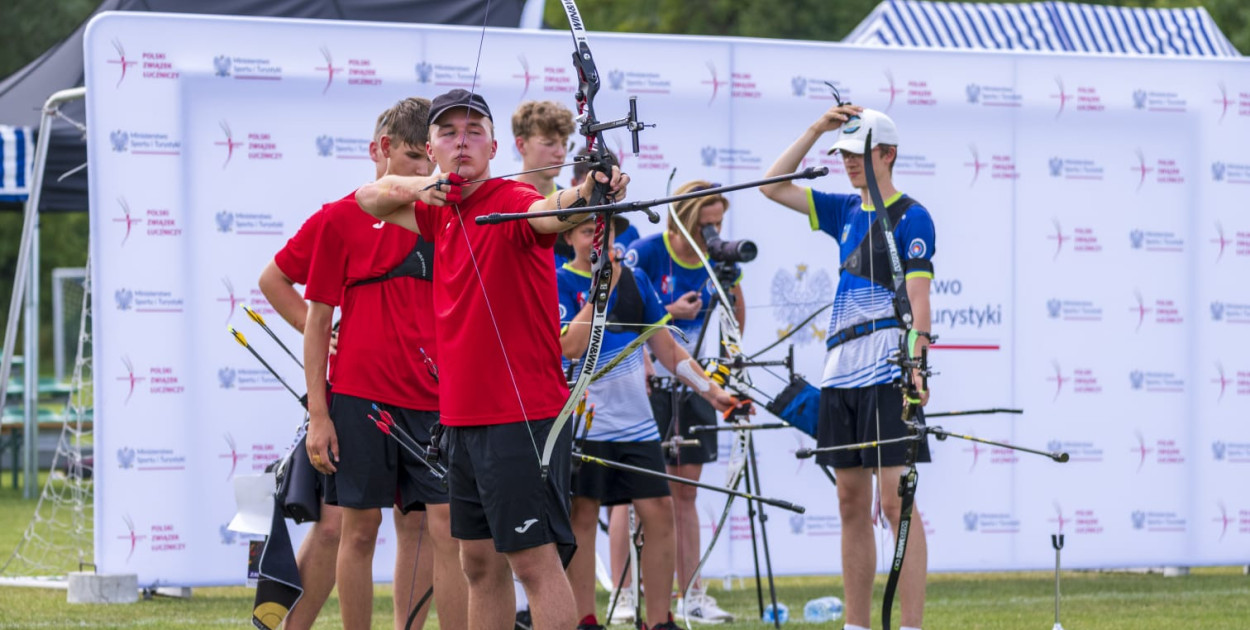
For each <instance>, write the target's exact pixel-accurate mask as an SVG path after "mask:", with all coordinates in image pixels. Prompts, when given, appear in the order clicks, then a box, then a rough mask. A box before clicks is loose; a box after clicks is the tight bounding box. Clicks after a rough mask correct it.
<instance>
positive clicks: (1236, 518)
mask: <svg viewBox="0 0 1250 630" xmlns="http://www.w3.org/2000/svg"><path fill="white" fill-rule="evenodd" d="M1211 520H1212V521H1213V522H1214V523H1215V526H1216V527H1215V528H1216V530H1217V531H1218V532H1219V537H1218V540H1224V537H1225V536H1227V535H1229V534H1234V535H1246V534H1250V507H1228V506H1227V504H1225V503H1224V502H1223V501H1219V502H1217V503H1216V504H1215V516H1214V518H1212V519H1211Z"/></svg>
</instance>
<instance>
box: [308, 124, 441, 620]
mask: <svg viewBox="0 0 1250 630" xmlns="http://www.w3.org/2000/svg"><path fill="white" fill-rule="evenodd" d="M422 105H424V104H422ZM397 109H399V108H397ZM396 113H397V114H400V115H399V116H397V119H396V124H397V125H399V126H400V127H401V128H402V129H403V131H401V132H400V133H398V134H396V136H395V137H394V138H393V140H394V142H391V143H388V145H389V146H384V147H383V148H384V149H386V150H387V152H388V160H387V169H388V170H387V172H388V173H392V174H397V175H416V174H418V173H422V172H428V171H429V162H428V158H427V156H426V154H425V153H424V151H423V150H421V148H418V147H416V146H414V145H415V144H416V143H417V142H418V141H419V140H420V139H421V138H423V137H424V136H425V133H424V131H425V129H426V127H425V120H424V119H425V118H426V117H427V116H428V107H425V106H423V107H420V108H407V109H404V110H403V111H402V112H396ZM318 214H320V215H321V219H320V220H321V227H320V229H319V231H318V234H317V238H316V246H315V248H314V253H313V257H312V263H311V269H310V271H309V276H308V283H307V287H306V291H305V297H306V298H307V299H308V300H309V302H310V303H309V307H308V314H307V321H306V325H305V330H304V364H305V378H306V380H307V384H308V411H309V424H308V438H307V445H308V451H309V459H310V460H311V462H312V464H313V466H314V467H315V468H317V469H318V470H319V471H321V472H323V473H326V475H327V477H326V483H325V500H326V503H327V504H331V505H337V506H339V507H340V508H341V512H342V535H341V539H340V543H339V548H338V558H337V582H338V588H339V602H340V608H341V612H342V619H343V627H344V628H353V629H354V628H368V627H369V626H370V622H371V617H372V609H373V579H372V577H373V576H372V565H373V551H374V547H375V544H376V541H377V533H378V526H379V525H380V524H381V520H382V514H381V508H386V507H390V506H391V505H392V504H395V505H398V507H399V508H400V509H401V510H403V511H405V512H407V511H409V510H412V509H414V508H417V507H420V506H421V505H424V507H425V508H426V511H427V517H426V519H427V522H428V524H429V531H430V535H431V536H430V538H431V543H432V547H433V552H434V553H433V556H434V575H435V579H434V584H435V599H436V600H437V601H438V603H439V619H440V625H442V626H443V627H444V628H463V627H465V608H464V607H465V589H466V584H465V581H464V577H463V573H462V572H461V570H460V564H459V548H458V545H457V544H456V542H455V541H454V540H453V539H452V538H451V530H450V516H449V509H448V505H447V492H446V488H445V486H444V485H443V482H442V480H440V479H438V478H436V477H435V476H434V475H432V474H431V472H430V471H429V469H428V468H427V467H426V466H425V465H424V464H422V463H421V462H418V461H415V460H414V459H413V458H412V457H411V456H410V455H409V454H408V453H406V452H402V451H400V450H399V448H398V447H397V445H396V443H395V442H394V441H393V440H392V439H391V438H389V437H388V436H386V435H385V434H384V433H382V432H381V431H379V430H378V429H377V427H376V426H374V423H373V422H372V421H371V420H369V416H370V415H374V416H375V417H376V416H377V415H378V411H375V410H374V406H377V407H378V408H380V409H383V410H385V411H387V412H389V413H390V414H391V415H392V416H394V418H395V421H396V423H397V424H399V425H400V426H402V427H403V428H404V430H405V431H406V432H407V433H408V434H410V435H412V436H413V437H414V438H415V439H416V440H417V441H418V442H422V443H425V444H428V443H429V442H430V439H431V438H430V435H431V430H432V428H433V426H434V424H435V423H436V422H437V421H438V407H439V400H438V390H437V380H436V375H435V372H434V370H433V366H434V365H435V364H434V361H436V360H437V358H438V353H437V345H436V343H435V339H434V323H433V317H432V315H431V314H430V304H431V291H432V286H431V282H430V280H431V278H432V265H431V263H432V260H433V246H432V244H430V243H428V242H425V241H424V240H422V239H420V237H419V236H418V235H416V234H414V233H412V232H409V231H406V230H401V229H397V228H395V227H393V226H387V225H385V224H383V223H381V222H377V221H375V220H374V219H373V218H372V217H370V216H369V215H367V214H365V213H364V212H362V211H361V210H360V208H359V206H357V205H356V202H355V200H354V199H353V198H352V196H351V195H348V196H347V197H345V198H343V199H341V200H339V201H336V202H333V203H330V204H327V205H326V206H324V207H323V208H322V210H321V211H320V212H319V213H318ZM336 306H338V307H340V308H341V310H342V319H341V321H340V327H339V341H340V343H339V345H338V352H337V353H336V355H335V369H334V390H333V395H332V397H331V399H330V402H329V403H328V404H327V399H326V392H325V378H324V375H325V370H326V356H327V351H328V348H329V341H330V325H331V320H332V318H333V313H334V308H335V307H336ZM326 445H330V452H331V453H332V456H331V455H329V454H327V452H326V449H325V447H326ZM419 524H420V521H411V522H409V521H407V520H397V521H396V525H397V526H398V527H405V526H407V527H409V528H412V527H414V526H419ZM401 538H402V536H401ZM401 570H403V571H408V572H411V568H402V569H401ZM410 590H411V589H410Z"/></svg>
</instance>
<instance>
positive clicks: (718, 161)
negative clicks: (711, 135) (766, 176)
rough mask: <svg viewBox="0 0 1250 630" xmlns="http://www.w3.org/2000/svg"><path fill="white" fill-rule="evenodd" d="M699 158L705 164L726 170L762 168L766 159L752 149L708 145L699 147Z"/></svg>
mask: <svg viewBox="0 0 1250 630" xmlns="http://www.w3.org/2000/svg"><path fill="white" fill-rule="evenodd" d="M699 158H700V160H701V161H702V163H703V166H706V167H708V168H717V169H721V170H726V171H743V170H760V169H763V168H764V159H763V158H761V157H760V156H758V155H756V154H755V152H754V151H752V150H751V149H735V148H731V147H717V146H713V145H707V146H704V147H703V148H701V149H699Z"/></svg>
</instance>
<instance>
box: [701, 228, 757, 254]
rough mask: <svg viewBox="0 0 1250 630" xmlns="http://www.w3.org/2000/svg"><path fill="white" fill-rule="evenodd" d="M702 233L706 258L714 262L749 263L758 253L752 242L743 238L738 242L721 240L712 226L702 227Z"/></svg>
mask: <svg viewBox="0 0 1250 630" xmlns="http://www.w3.org/2000/svg"><path fill="white" fill-rule="evenodd" d="M702 233H703V242H704V243H706V244H707V257H708V258H710V259H712V260H715V261H716V262H723V263H740V262H751V261H752V260H755V257H756V256H758V255H759V253H760V250H759V248H758V247H756V246H755V242H754V241H750V240H747V239H745V238H744V239H742V240H740V241H726V240H723V239H722V238H721V237H720V232H717V231H716V228H715V227H714V226H711V225H705V226H703V230H702Z"/></svg>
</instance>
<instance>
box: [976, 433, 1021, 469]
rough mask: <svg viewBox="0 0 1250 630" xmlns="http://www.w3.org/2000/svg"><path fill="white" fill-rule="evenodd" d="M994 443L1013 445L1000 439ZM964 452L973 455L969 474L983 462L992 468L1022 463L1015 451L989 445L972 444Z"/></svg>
mask: <svg viewBox="0 0 1250 630" xmlns="http://www.w3.org/2000/svg"><path fill="white" fill-rule="evenodd" d="M994 441H996V442H1002V443H1004V444H1010V443H1011V442H1010V441H1009V440H1007V439H1005V438H998V439H995V440H994ZM964 452H965V453H971V454H972V458H971V459H972V461H971V463H970V464H969V465H968V472H972V471H973V470H974V469H976V467H977V464H978V463H982V462H984V463H987V464H989V465H991V466H1002V465H1011V464H1015V463H1016V462H1018V461H1020V458H1019V457H1017V456H1016V452H1015V451H1013V450H1011V449H1010V448H1006V447H1003V446H993V445H989V444H981V443H978V442H971V443H970V444H969V445H968V446H966V447H964ZM982 456H984V457H982Z"/></svg>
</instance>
